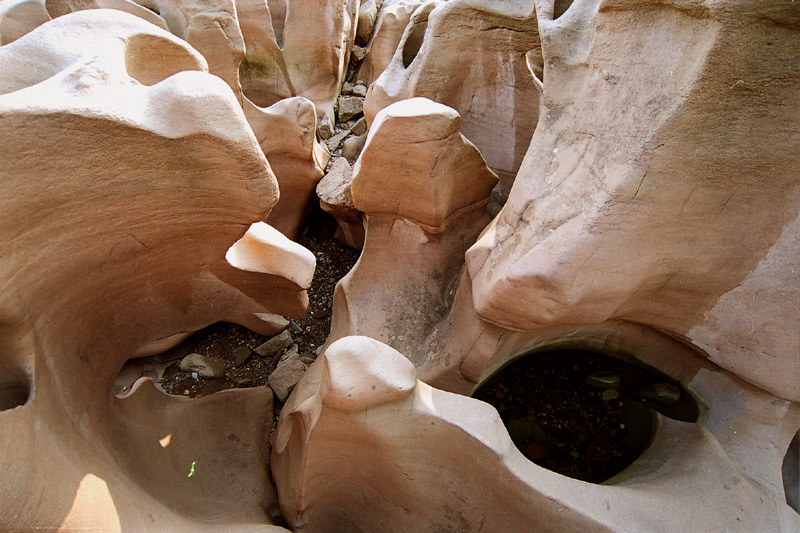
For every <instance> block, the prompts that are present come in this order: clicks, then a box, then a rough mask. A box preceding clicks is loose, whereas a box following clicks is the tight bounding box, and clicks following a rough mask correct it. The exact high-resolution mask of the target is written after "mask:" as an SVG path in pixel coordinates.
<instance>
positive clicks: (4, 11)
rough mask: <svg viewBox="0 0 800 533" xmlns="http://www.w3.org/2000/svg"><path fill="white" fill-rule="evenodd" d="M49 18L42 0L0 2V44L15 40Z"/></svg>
mask: <svg viewBox="0 0 800 533" xmlns="http://www.w3.org/2000/svg"><path fill="white" fill-rule="evenodd" d="M48 20H50V15H49V14H48V13H47V9H46V8H45V4H44V1H43V0H8V1H6V2H3V3H2V4H0V46H2V45H4V44H8V43H10V42H12V41H16V40H17V39H19V38H20V37H22V36H23V35H25V34H26V33H28V32H29V31H31V30H32V29H34V28H35V27H37V26H39V25H41V24H44V23H45V22H47V21H48Z"/></svg>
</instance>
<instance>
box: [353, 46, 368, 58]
mask: <svg viewBox="0 0 800 533" xmlns="http://www.w3.org/2000/svg"><path fill="white" fill-rule="evenodd" d="M352 57H353V58H354V59H355V60H356V61H363V60H364V58H365V57H367V47H366V46H358V45H353V52H352Z"/></svg>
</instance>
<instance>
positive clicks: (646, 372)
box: [474, 350, 697, 483]
mask: <svg viewBox="0 0 800 533" xmlns="http://www.w3.org/2000/svg"><path fill="white" fill-rule="evenodd" d="M587 381H588V383H587ZM654 384H660V387H661V388H666V389H668V390H669V391H671V392H673V393H674V392H675V391H676V389H677V391H679V394H680V399H679V400H677V401H675V403H673V404H672V405H666V404H665V402H667V403H668V402H671V401H672V399H665V398H663V397H662V398H659V397H658V395H657V394H654V393H653V391H652V386H653V385H654ZM656 388H657V389H658V388H659V387H658V386H657V387H656ZM474 397H475V398H478V399H480V400H483V401H485V402H487V403H490V404H492V405H493V406H495V408H496V409H497V411H498V412H499V413H500V417H501V418H502V419H503V422H504V423H505V425H506V427H507V428H508V430H509V434H510V435H511V437H512V440H513V441H514V443H515V444H516V445H517V447H518V448H519V450H520V451H521V452H522V453H523V454H524V455H525V456H526V457H527V458H528V459H530V460H531V461H533V462H535V463H536V464H538V465H540V466H542V467H544V468H547V469H549V470H553V471H555V472H558V473H559V474H563V475H565V476H569V477H572V478H576V479H581V480H584V481H589V482H593V483H599V482H602V481H605V480H606V479H608V478H610V477H611V476H613V475H614V474H617V473H619V472H620V471H622V470H623V469H624V468H625V467H626V466H627V465H629V464H630V463H631V462H633V460H634V459H636V457H638V456H639V455H640V454H641V453H642V452H643V451H644V449H645V448H646V447H647V445H648V444H649V442H650V437H651V431H652V424H653V418H652V411H653V410H658V411H660V412H661V413H662V414H664V415H666V416H669V417H671V418H676V419H679V420H685V421H695V420H696V418H697V406H696V405H695V403H694V401H693V400H692V399H691V396H690V395H689V394H688V393H687V392H686V391H685V390H683V389H681V388H680V386H679V385H678V384H677V383H675V382H674V381H673V380H671V379H669V378H668V377H667V376H664V375H663V374H661V373H658V372H656V371H655V370H652V369H648V368H645V367H641V366H638V365H633V364H628V363H625V362H622V361H619V360H616V359H611V358H608V357H605V356H601V355H598V354H592V353H589V352H581V351H576V350H560V351H554V352H545V353H540V354H535V355H531V356H527V357H523V358H520V359H517V360H516V361H515V362H513V363H511V364H510V365H508V366H507V367H505V368H504V369H503V370H501V371H500V372H499V373H497V374H496V375H495V376H494V377H493V378H491V379H490V380H488V381H487V382H486V384H485V385H484V386H482V387H481V388H480V389H479V390H477V391H476V393H475V394H474ZM673 399H674V398H673Z"/></svg>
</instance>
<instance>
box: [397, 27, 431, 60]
mask: <svg viewBox="0 0 800 533" xmlns="http://www.w3.org/2000/svg"><path fill="white" fill-rule="evenodd" d="M427 29H428V20H427V19H426V20H421V21H418V22H415V23H414V27H413V28H412V29H411V34H410V35H409V36H408V39H406V42H405V44H403V66H404V67H405V68H408V67H409V65H411V63H412V62H413V61H414V58H415V57H417V54H418V53H419V49H420V48H422V41H424V40H425V31H426V30H427Z"/></svg>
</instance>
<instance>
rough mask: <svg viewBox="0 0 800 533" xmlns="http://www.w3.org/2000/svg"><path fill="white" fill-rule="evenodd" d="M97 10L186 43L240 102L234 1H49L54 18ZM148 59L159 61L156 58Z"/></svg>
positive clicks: (241, 47) (239, 43)
mask: <svg viewBox="0 0 800 533" xmlns="http://www.w3.org/2000/svg"><path fill="white" fill-rule="evenodd" d="M98 8H108V9H117V10H120V11H124V12H127V13H130V14H132V15H135V16H137V17H140V18H142V19H144V20H146V21H148V22H150V23H151V24H155V25H156V26H159V27H161V28H163V29H167V30H168V31H170V32H172V34H173V35H175V36H177V37H180V38H181V39H183V40H185V41H187V42H188V43H189V44H191V45H192V46H193V47H194V48H195V49H196V50H197V51H198V52H200V53H201V54H202V55H203V57H205V59H206V61H207V62H208V68H209V71H210V72H211V73H212V74H215V75H217V76H219V77H220V78H222V79H223V80H225V82H226V83H227V84H228V85H229V86H230V88H231V89H232V90H233V92H234V94H236V95H237V97H239V100H240V102H241V94H242V89H241V86H240V83H239V63H240V62H241V60H242V58H243V57H244V40H243V38H242V32H241V30H240V28H239V22H238V20H237V16H236V7H235V5H234V2H233V0H140V1H136V2H135V1H132V0H47V9H48V11H49V12H50V14H51V15H52V16H53V17H57V16H61V15H64V14H67V13H71V12H74V11H79V10H83V9H98ZM148 59H149V60H150V61H154V62H155V61H158V58H156V57H153V58H148Z"/></svg>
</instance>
